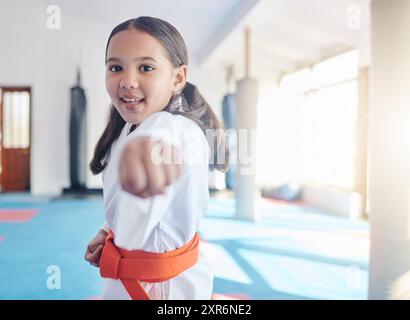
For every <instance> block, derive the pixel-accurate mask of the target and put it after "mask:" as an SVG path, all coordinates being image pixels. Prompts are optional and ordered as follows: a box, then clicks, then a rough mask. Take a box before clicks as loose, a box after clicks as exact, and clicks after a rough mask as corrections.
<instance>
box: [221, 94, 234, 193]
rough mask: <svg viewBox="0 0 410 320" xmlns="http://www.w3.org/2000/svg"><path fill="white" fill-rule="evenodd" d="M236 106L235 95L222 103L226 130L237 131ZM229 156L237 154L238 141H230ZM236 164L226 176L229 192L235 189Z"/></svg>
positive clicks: (226, 96)
mask: <svg viewBox="0 0 410 320" xmlns="http://www.w3.org/2000/svg"><path fill="white" fill-rule="evenodd" d="M235 113H236V104H235V95H233V94H226V95H225V96H224V98H223V101H222V118H223V122H224V126H225V129H235V127H236V125H235V123H236V120H235V117H236V114H235ZM229 154H231V155H233V154H236V140H234V139H229ZM235 171H236V166H235V164H231V165H230V168H229V170H228V171H227V172H226V174H225V184H226V188H227V189H229V190H233V189H235Z"/></svg>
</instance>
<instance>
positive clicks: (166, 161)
mask: <svg viewBox="0 0 410 320" xmlns="http://www.w3.org/2000/svg"><path fill="white" fill-rule="evenodd" d="M180 173H181V155H180V152H179V150H178V148H177V147H175V146H173V145H170V144H167V143H164V142H161V141H158V140H154V139H152V138H148V137H139V138H134V139H132V140H131V141H130V142H128V144H127V145H126V146H125V148H124V150H123V153H122V155H121V158H120V164H119V178H120V184H121V187H122V188H123V189H124V190H125V191H127V192H129V193H131V194H133V195H136V196H139V197H141V198H144V199H145V198H148V197H152V196H155V195H158V194H163V193H165V187H166V186H168V185H170V184H172V183H174V182H175V181H176V180H177V178H178V177H179V175H180Z"/></svg>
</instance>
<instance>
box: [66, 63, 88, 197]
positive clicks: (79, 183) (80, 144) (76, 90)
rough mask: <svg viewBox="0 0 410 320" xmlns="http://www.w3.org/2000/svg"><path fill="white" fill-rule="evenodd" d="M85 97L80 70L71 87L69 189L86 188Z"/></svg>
mask: <svg viewBox="0 0 410 320" xmlns="http://www.w3.org/2000/svg"><path fill="white" fill-rule="evenodd" d="M86 103H87V102H86V98H85V92H84V89H83V88H82V87H81V79H80V71H79V70H78V71H77V84H76V85H75V86H74V87H72V88H71V111H70V182H71V186H70V189H72V190H81V189H85V188H86V181H87V121H86V120H87V119H86Z"/></svg>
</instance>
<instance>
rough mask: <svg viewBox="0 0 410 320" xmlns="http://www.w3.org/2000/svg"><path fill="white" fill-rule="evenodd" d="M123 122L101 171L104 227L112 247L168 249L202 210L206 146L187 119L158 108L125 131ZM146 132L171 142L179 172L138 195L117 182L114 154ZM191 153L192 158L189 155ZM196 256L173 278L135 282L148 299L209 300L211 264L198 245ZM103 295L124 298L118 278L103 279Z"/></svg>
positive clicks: (192, 227)
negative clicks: (179, 159) (158, 191)
mask: <svg viewBox="0 0 410 320" xmlns="http://www.w3.org/2000/svg"><path fill="white" fill-rule="evenodd" d="M130 128H131V124H130V123H126V124H125V126H124V128H123V130H122V132H121V135H120V136H119V138H118V139H117V140H116V141H115V142H114V144H113V145H112V148H111V154H110V157H109V162H108V165H107V167H106V168H105V169H104V171H103V190H104V207H105V216H106V223H105V225H104V226H103V228H104V229H105V230H108V229H109V228H111V229H112V230H113V232H114V235H115V239H114V242H115V244H116V246H118V247H120V248H123V249H127V250H136V249H140V250H145V251H150V252H168V251H171V250H174V249H177V248H179V247H182V246H183V245H185V244H186V243H187V242H189V241H190V240H191V239H192V238H193V237H194V235H195V233H196V232H197V231H198V228H199V223H200V219H201V217H202V215H203V214H204V213H205V212H206V211H207V208H208V201H209V192H208V159H209V152H210V151H209V150H210V149H209V146H208V143H207V140H206V138H205V135H204V134H203V132H202V130H201V129H200V127H199V126H198V125H197V124H196V123H195V122H194V121H192V120H190V119H188V118H186V117H184V116H181V115H173V114H171V113H169V112H165V111H161V112H157V113H154V114H152V115H150V116H148V117H147V118H146V119H144V121H143V122H142V123H141V124H140V125H139V126H137V128H136V129H135V130H134V131H132V132H131V133H130V134H128V133H129V131H130ZM139 136H149V137H153V138H158V139H161V140H162V141H164V142H166V143H171V144H173V145H175V146H177V147H178V148H179V150H180V151H181V152H183V153H182V155H183V163H182V171H181V176H180V177H179V178H178V180H177V181H176V182H174V183H173V184H172V185H170V186H168V187H167V188H166V192H165V194H163V195H157V196H154V197H151V198H148V199H142V198H139V197H137V196H134V195H132V194H130V193H128V192H126V191H124V190H123V189H122V188H121V186H120V184H119V176H118V173H119V171H118V168H119V157H120V155H121V153H122V150H123V148H124V146H125V145H126V143H127V142H128V141H129V140H130V139H132V138H135V137H139ZM192 157H194V158H195V159H193V158H192ZM199 252H200V254H199V260H198V262H197V264H195V265H194V266H193V267H191V268H190V269H188V270H186V271H184V272H183V273H181V274H180V275H178V276H177V277H175V278H173V279H170V280H168V281H164V282H161V283H147V282H141V283H142V285H143V287H144V289H145V291H146V292H147V294H148V295H149V296H150V298H151V299H161V300H165V299H210V298H211V294H212V287H213V268H212V265H211V264H210V262H209V261H208V259H207V258H206V257H205V255H204V252H203V250H202V248H201V244H200V245H199ZM103 299H130V296H129V295H128V293H127V291H126V290H125V288H124V286H123V285H122V283H121V281H120V280H114V279H104V289H103Z"/></svg>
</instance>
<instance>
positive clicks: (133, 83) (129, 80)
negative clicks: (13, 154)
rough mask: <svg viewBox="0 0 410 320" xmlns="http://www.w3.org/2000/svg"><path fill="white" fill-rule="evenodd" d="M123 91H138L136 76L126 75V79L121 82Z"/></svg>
mask: <svg viewBox="0 0 410 320" xmlns="http://www.w3.org/2000/svg"><path fill="white" fill-rule="evenodd" d="M120 87H121V89H136V88H138V87H139V84H138V81H137V79H136V76H135V75H133V74H131V73H128V74H124V77H123V78H122V79H121V81H120Z"/></svg>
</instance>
